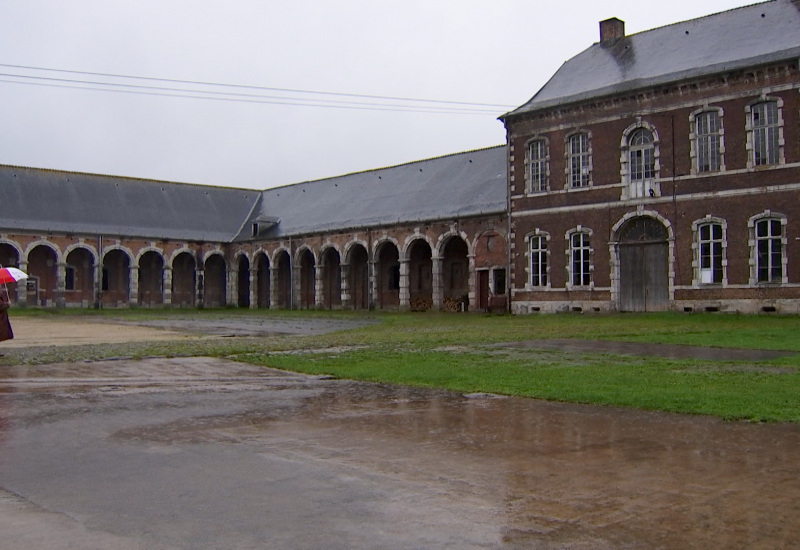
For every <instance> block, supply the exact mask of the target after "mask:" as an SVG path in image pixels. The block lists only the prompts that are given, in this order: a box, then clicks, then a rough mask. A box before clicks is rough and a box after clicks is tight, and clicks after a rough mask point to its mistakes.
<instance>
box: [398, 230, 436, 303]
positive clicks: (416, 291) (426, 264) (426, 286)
mask: <svg viewBox="0 0 800 550" xmlns="http://www.w3.org/2000/svg"><path fill="white" fill-rule="evenodd" d="M404 256H405V257H406V258H407V260H408V293H409V307H410V308H411V309H412V310H414V311H425V310H428V309H430V308H431V307H433V248H432V247H431V244H430V242H429V240H428V239H427V238H425V237H422V236H419V237H416V238H411V239H409V240H408V241H407V246H406V249H405V254H404ZM401 287H402V283H401Z"/></svg>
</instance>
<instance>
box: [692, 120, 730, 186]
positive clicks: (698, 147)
mask: <svg viewBox="0 0 800 550" xmlns="http://www.w3.org/2000/svg"><path fill="white" fill-rule="evenodd" d="M722 114H723V111H722V109H720V108H718V107H708V108H704V109H701V110H698V111H695V112H693V113H692V114H691V115H689V128H690V131H691V135H690V140H691V157H692V170H693V172H694V173H697V174H702V173H704V172H718V171H720V170H724V169H725V160H724V154H725V147H724V142H723V131H722Z"/></svg>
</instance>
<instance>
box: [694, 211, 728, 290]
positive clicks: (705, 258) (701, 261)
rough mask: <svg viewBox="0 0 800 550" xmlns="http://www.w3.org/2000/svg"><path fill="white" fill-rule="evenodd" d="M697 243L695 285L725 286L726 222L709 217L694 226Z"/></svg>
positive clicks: (695, 245)
mask: <svg viewBox="0 0 800 550" xmlns="http://www.w3.org/2000/svg"><path fill="white" fill-rule="evenodd" d="M692 231H693V232H694V236H695V242H694V249H695V259H694V264H693V265H694V268H695V284H700V285H714V284H717V285H718V284H724V283H725V281H726V280H727V278H726V274H725V270H726V268H727V261H726V252H727V244H726V225H725V222H724V220H721V219H719V218H712V217H711V216H707V217H706V218H704V219H702V220H698V221H696V222H694V223H693V224H692Z"/></svg>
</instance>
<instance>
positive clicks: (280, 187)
mask: <svg viewBox="0 0 800 550" xmlns="http://www.w3.org/2000/svg"><path fill="white" fill-rule="evenodd" d="M505 146H506V144H505V143H501V144H498V145H489V146H487V147H479V148H477V149H469V150H466V151H459V152H457V153H449V154H446V155H437V156H435V157H428V158H424V159H417V160H412V161H409V162H401V163H398V164H392V165H389V166H382V167H380V168H369V169H367V170H356V171H354V172H347V173H345V174H339V175H338V176H329V177H327V178H318V179H314V180H304V181H298V182H295V183H287V184H284V185H277V186H275V187H270V188H268V189H264V190H263V191H264V192H267V191H272V190H273V189H286V188H287V187H293V186H295V185H303V184H306V183H318V182H323V181H330V180H335V179H339V178H346V177H349V176H356V175H359V174H369V173H370V172H380V171H381V170H391V169H392V168H400V167H401V166H414V165H415V164H419V163H422V162H430V161H432V160H439V159H445V158H451V157H457V156H459V155H468V154H470V153H479V152H481V151H488V150H490V149H498V148H500V147H505Z"/></svg>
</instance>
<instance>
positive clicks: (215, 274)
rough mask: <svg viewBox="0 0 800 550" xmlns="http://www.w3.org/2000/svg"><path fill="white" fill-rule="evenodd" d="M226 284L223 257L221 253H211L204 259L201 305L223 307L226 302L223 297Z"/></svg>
mask: <svg viewBox="0 0 800 550" xmlns="http://www.w3.org/2000/svg"><path fill="white" fill-rule="evenodd" d="M226 286H227V272H226V266H225V258H223V257H222V255H221V254H212V255H211V256H209V257H208V259H206V265H205V285H204V294H203V305H205V306H206V307H223V306H224V305H225V304H226V303H227V302H226V299H225V288H226Z"/></svg>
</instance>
